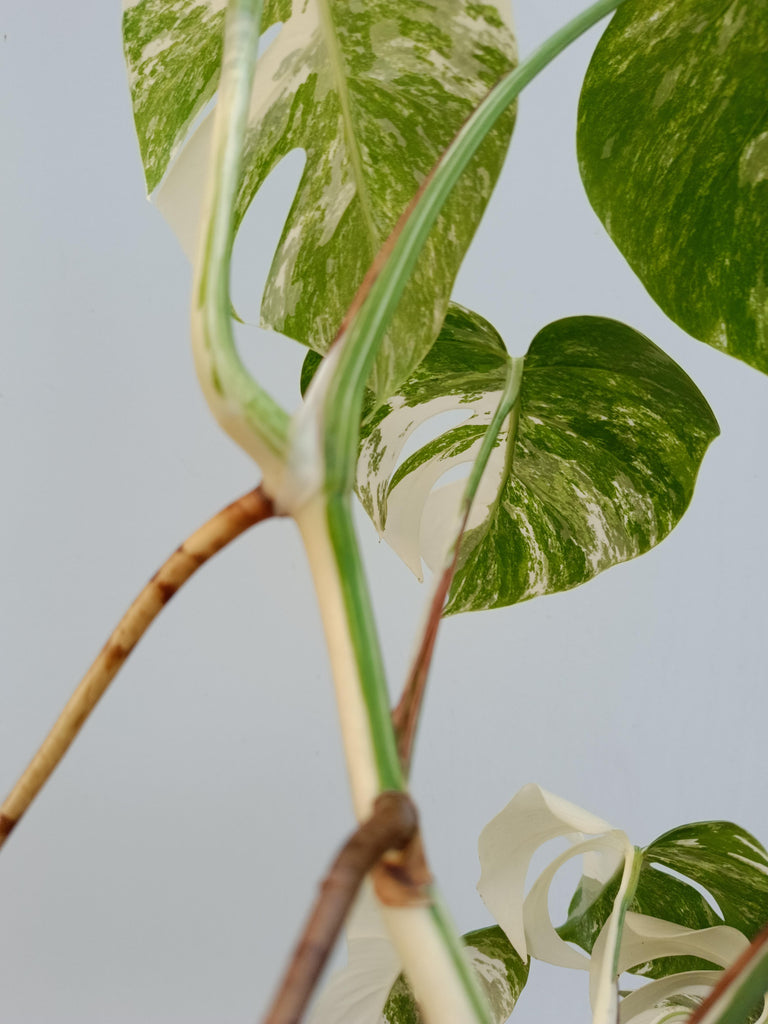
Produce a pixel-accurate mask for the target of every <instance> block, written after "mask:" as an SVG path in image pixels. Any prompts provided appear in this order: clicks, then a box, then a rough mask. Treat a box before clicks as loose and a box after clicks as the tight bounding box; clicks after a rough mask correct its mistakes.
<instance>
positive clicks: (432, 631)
mask: <svg viewBox="0 0 768 1024" xmlns="http://www.w3.org/2000/svg"><path fill="white" fill-rule="evenodd" d="M468 517H469V509H467V510H466V512H465V513H464V516H463V519H462V522H461V526H460V528H459V532H458V534H457V537H456V540H455V541H454V551H453V557H452V559H451V562H450V564H449V565H448V566H446V568H445V569H444V570H443V573H442V576H441V577H440V579H439V581H438V583H437V586H436V587H435V590H434V593H433V594H432V601H431V602H430V605H429V613H428V616H427V621H426V624H425V626H424V630H423V632H422V636H421V643H420V644H419V649H418V650H417V652H416V657H415V658H414V659H413V663H412V664H411V671H410V672H409V674H408V679H407V680H406V683H405V686H404V687H403V692H402V694H401V696H400V700H399V701H398V703H397V706H396V707H395V708H394V709H393V710H392V724H393V726H394V728H395V736H396V737H397V752H398V754H399V755H400V763H401V764H402V766H403V772H404V773H405V776H406V778H407V777H408V775H409V773H410V770H411V757H412V755H413V744H414V742H415V740H416V729H417V728H418V724H419V716H420V714H421V707H422V704H423V702H424V692H425V690H426V688H427V677H428V675H429V667H430V665H431V664H432V655H433V654H434V651H435V642H436V641H437V631H438V629H439V628H440V621H441V616H442V613H443V607H444V606H445V599H446V598H447V596H448V591H449V590H450V589H451V583H452V581H453V576H454V573H455V572H456V563H457V561H458V557H459V544H460V542H461V538H462V536H463V535H464V529H465V527H466V525H467V519H468Z"/></svg>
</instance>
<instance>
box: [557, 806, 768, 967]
mask: <svg viewBox="0 0 768 1024" xmlns="http://www.w3.org/2000/svg"><path fill="white" fill-rule="evenodd" d="M660 869H661V870H660ZM665 869H666V870H665ZM669 871H675V872H677V875H679V876H682V877H677V876H675V875H670V874H669V873H668V872H669ZM685 879H688V881H685ZM690 882H693V883H695V884H696V885H699V886H701V887H702V888H703V889H705V890H706V891H707V892H709V894H710V896H711V897H712V898H713V899H714V901H715V902H716V903H717V906H718V907H719V908H720V913H719V914H718V913H716V912H715V911H714V910H713V909H712V907H711V906H710V904H709V903H708V902H707V900H705V899H704V897H703V896H702V895H701V893H700V891H698V890H697V889H695V888H694V887H693V885H691V884H690ZM617 885H618V878H617V877H613V878H611V879H605V878H604V879H602V880H600V879H594V878H587V877H585V878H583V879H582V880H581V884H580V886H579V888H578V890H577V892H576V895H575V896H574V898H573V901H572V903H571V907H570V912H569V916H568V920H567V922H566V923H565V924H564V925H563V926H562V928H560V929H558V934H559V935H560V936H561V938H564V939H566V940H568V941H571V942H576V943H577V944H578V945H580V946H581V947H582V948H584V949H586V950H588V951H589V950H591V948H592V943H593V942H594V940H595V938H596V936H597V934H598V932H599V931H600V929H601V928H602V926H603V923H604V920H605V918H606V917H607V914H608V913H609V912H610V911H609V904H610V902H611V899H612V897H611V893H612V891H613V890H615V888H616V887H617ZM631 909H632V910H633V911H636V912H637V913H641V914H648V915H650V916H652V917H658V918H663V919H664V920H665V921H670V922H672V923H674V924H679V925H684V926H685V927H687V928H694V929H698V928H708V927H712V926H713V925H720V924H727V925H730V926H731V927H733V928H736V929H737V930H738V931H740V932H741V933H742V934H743V935H745V936H746V937H747V938H748V939H753V938H754V937H755V935H757V933H758V932H759V931H760V930H761V929H762V928H764V927H765V926H766V924H768V853H766V851H765V849H764V848H763V846H762V845H761V844H760V843H759V842H758V841H757V839H755V837H754V836H753V835H750V833H749V832H746V831H745V830H744V829H742V828H740V827H739V826H738V825H734V824H732V823H731V822H729V821H703V822H696V823H695V824H693V825H681V826H680V827H679V828H675V829H672V830H671V831H670V832H666V833H665V834H664V835H663V836H660V837H659V838H658V839H655V840H654V841H653V842H652V843H651V844H650V845H649V846H647V847H645V849H644V850H643V865H642V869H641V871H640V875H639V878H638V883H637V890H636V892H635V897H634V899H633V901H632V904H631ZM636 973H640V974H648V975H649V976H651V977H656V976H659V977H661V976H663V974H662V973H658V974H656V973H653V972H652V971H650V970H641V971H637V972H636ZM664 973H669V972H668V971H666V972H664Z"/></svg>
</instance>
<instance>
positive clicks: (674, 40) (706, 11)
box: [578, 0, 768, 372]
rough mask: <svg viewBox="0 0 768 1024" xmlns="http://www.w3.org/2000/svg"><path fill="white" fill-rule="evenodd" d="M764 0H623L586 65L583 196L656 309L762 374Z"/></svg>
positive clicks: (766, 115)
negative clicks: (588, 63)
mask: <svg viewBox="0 0 768 1024" xmlns="http://www.w3.org/2000/svg"><path fill="white" fill-rule="evenodd" d="M766 53H768V2H767V0H732V2H725V3H722V2H715V0H704V2H703V3H702V2H701V0H636V2H634V3H631V4H625V5H624V6H622V7H621V8H619V10H618V12H617V13H616V15H615V16H614V18H613V20H612V21H611V23H610V25H609V26H608V29H607V30H606V32H605V34H604V35H603V37H602V39H601V40H600V42H599V44H598V46H597V49H596V51H595V54H594V56H593V58H592V62H591V64H590V66H589V70H588V71H587V76H586V80H585V82H584V88H583V91H582V95H581V102H580V107H579V128H578V153H579V164H580V168H581V176H582V179H583V181H584V185H585V188H586V190H587V195H588V196H589V200H590V202H591V203H592V206H593V207H594V209H595V212H596V213H597V215H598V216H599V217H600V219H601V220H602V222H603V224H604V225H605V228H606V230H607V231H608V233H609V234H610V236H611V237H612V239H613V240H614V242H615V243H616V245H617V246H618V247H619V249H620V250H621V252H622V253H623V254H624V256H625V257H626V259H627V261H628V262H629V264H630V266H631V267H632V269H633V270H634V271H635V273H636V274H637V275H638V277H639V278H640V280H641V281H642V282H643V284H644V285H645V287H646V288H647V289H648V291H649V292H650V294H651V296H652V297H653V298H654V299H655V300H656V302H657V303H658V304H659V305H660V306H661V308H662V309H663V310H664V312H665V313H666V314H667V315H668V316H670V317H671V318H672V319H673V320H674V321H675V322H676V323H678V324H679V325H680V326H681V327H682V328H683V329H684V330H686V331H688V332H689V333H690V334H692V335H693V336H694V337H695V338H698V339H699V340H701V341H704V342H707V344H709V345H713V346H715V347H716V348H719V349H723V350H724V351H726V352H729V353H730V354H731V355H734V356H736V357H737V358H739V359H742V360H744V361H745V362H747V363H749V364H750V365H751V366H754V367H757V369H759V370H762V371H763V372H768V247H766V245H765V238H766V235H767V234H768V107H767V106H766V99H765V98H766V95H768V60H766Z"/></svg>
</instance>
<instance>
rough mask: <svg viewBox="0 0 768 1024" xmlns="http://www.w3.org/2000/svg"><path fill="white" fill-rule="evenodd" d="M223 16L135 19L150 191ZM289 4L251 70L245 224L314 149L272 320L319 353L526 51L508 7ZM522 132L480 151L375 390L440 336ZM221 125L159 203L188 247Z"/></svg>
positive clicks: (156, 4)
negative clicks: (270, 179)
mask: <svg viewBox="0 0 768 1024" xmlns="http://www.w3.org/2000/svg"><path fill="white" fill-rule="evenodd" d="M220 6H221V4H220V2H219V0H213V2H212V3H206V4H201V3H200V2H199V0H140V3H139V4H138V5H136V6H135V7H131V8H129V9H128V10H127V11H126V14H125V33H126V53H127V56H128V63H129V72H130V76H131V85H132V95H133V102H134V110H135V113H136V121H137V127H138V130H139V135H140V140H141V148H142V154H143V156H144V160H145V166H146V169H147V179H148V182H149V183H150V187H151V185H153V184H155V183H156V182H157V181H158V180H159V178H160V176H161V175H162V174H163V172H164V171H165V170H166V168H167V166H168V161H169V158H170V156H171V155H172V154H173V152H174V151H175V149H176V148H177V147H178V145H179V142H180V140H181V139H182V138H183V136H184V134H185V133H186V131H187V130H188V128H189V125H190V122H191V120H192V118H193V117H194V115H195V113H196V112H197V111H199V110H200V108H201V106H202V105H203V103H204V102H205V100H206V99H207V98H209V97H210V96H211V95H212V93H213V90H214V88H215V84H216V78H217V74H218V60H219V59H220V34H221V17H220V11H219V8H220ZM287 6H288V5H287V4H286V3H282V4H280V3H273V4H271V5H269V6H268V10H267V14H266V23H267V24H268V23H270V22H271V21H276V20H280V19H281V18H283V19H284V24H283V25H282V26H281V29H280V31H279V34H278V35H277V37H276V38H275V39H274V40H273V42H272V43H271V45H270V47H269V48H268V50H267V51H266V53H265V54H264V56H263V57H262V58H261V59H260V61H259V65H258V67H257V71H256V78H255V81H254V86H253V92H252V103H251V110H250V119H249V123H250V130H249V134H248V137H247V141H246V146H245V153H244V161H243V181H242V186H241V190H240V196H239V199H238V211H237V216H238V222H239V220H240V219H241V218H242V216H243V215H244V214H245V211H246V209H247V207H248V204H249V203H250V201H251V199H252V198H253V196H254V195H255V193H256V192H257V191H258V189H259V187H260V186H261V184H262V182H263V181H264V180H265V178H266V177H267V175H268V174H269V173H270V171H271V170H272V169H273V168H274V167H275V166H276V165H277V164H278V163H279V161H280V160H281V159H282V157H284V156H285V155H286V154H287V153H289V152H290V151H291V150H294V149H297V148H301V149H304V150H305V152H306V166H305V169H304V173H303V176H302V179H301V182H300V184H299V188H298V192H297V194H296V198H295V200H294V203H293V206H292V208H291V211H290V213H289V215H288V219H287V221H286V224H285V228H284V231H283V235H282V238H281V240H280V243H279V246H278V250H277V253H276V255H275V257H274V261H273V264H272V268H271V271H270V275H269V279H268V282H267V286H266V289H265V293H264V297H263V302H262V320H263V323H264V324H265V326H269V327H273V328H275V329H276V330H279V331H282V332H283V333H285V334H288V335H290V336H291V337H294V338H296V339H298V340H299V341H302V342H304V343H305V344H308V345H310V346H311V347H312V348H314V349H316V350H317V351H320V352H324V351H326V350H327V348H328V346H329V345H330V343H331V341H332V340H333V338H334V336H335V334H336V332H337V330H338V328H339V325H340V323H341V320H342V318H343V315H344V313H345V312H346V310H347V307H348V306H349V304H350V302H351V300H352V298H353V296H354V293H355V291H356V289H357V287H358V285H359V284H360V282H361V280H362V278H363V275H364V274H365V272H366V270H367V269H368V267H369V266H370V265H371V263H372V261H373V259H374V257H375V256H376V254H377V253H378V251H379V249H380V247H381V245H382V243H383V242H384V241H385V239H386V238H387V236H388V235H389V233H390V231H391V230H392V228H393V227H394V225H395V223H396V222H397V220H398V218H399V216H400V214H401V213H402V211H403V210H404V208H405V207H406V206H407V205H408V203H409V202H410V200H411V199H412V197H413V196H414V194H415V192H416V190H417V188H418V186H419V184H420V183H421V182H422V181H423V179H424V177H425V176H426V174H427V173H428V171H429V170H430V168H431V167H432V166H433V164H434V163H435V161H436V160H437V158H438V156H439V155H440V153H441V152H442V150H443V149H444V148H445V147H446V146H447V144H448V143H449V142H450V141H451V139H452V138H453V136H454V135H455V133H456V132H457V130H458V129H459V127H460V126H461V125H462V123H463V122H464V120H465V119H466V118H467V116H468V115H469V113H470V112H471V110H472V109H473V108H474V107H475V106H476V105H477V103H478V102H479V101H480V99H482V97H483V96H484V94H485V93H486V92H487V91H488V89H489V88H490V87H491V86H492V85H493V84H494V83H495V82H496V80H497V79H498V78H499V77H500V76H501V75H502V74H503V73H504V72H505V71H507V70H508V69H509V68H510V67H511V66H512V65H513V63H514V59H515V49H514V41H513V37H512V34H511V30H510V28H509V14H508V3H507V0H489V2H487V3H483V4H478V3H474V2H472V0H420V2H419V3H418V4H414V3H413V0H368V2H367V3H365V4H362V3H348V2H346V0H294V4H293V9H292V11H291V12H290V13H289V12H288V11H287V10H283V8H286V7H287ZM190 68H194V69H195V70H194V73H192V72H190ZM174 99H177V103H176V106H175V107H174V105H173V101H174ZM160 110H162V111H164V113H163V114H158V111H160ZM165 111H167V112H165ZM513 119H514V112H513V111H511V110H510V112H509V114H508V115H506V116H505V118H504V119H503V123H500V125H499V126H498V127H497V128H496V129H495V130H494V131H493V132H492V133H491V135H490V136H489V137H488V139H487V140H486V141H485V143H484V144H483V146H482V148H481V149H480V151H479V152H478V154H477V155H476V157H475V158H474V160H473V161H472V163H471V164H470V166H469V168H468V169H467V171H466V172H465V174H464V176H463V178H462V180H461V182H460V183H459V185H458V186H457V188H456V189H455V190H454V192H453V194H452V196H451V198H450V199H449V201H448V203H447V204H446V206H445V208H444V209H443V211H442V213H441V215H440V217H439V219H438V222H437V224H436V226H435V228H434V229H433V231H432V234H431V236H430V240H429V241H428V243H427V245H426V247H425V249H424V251H423V253H422V255H421V257H420V260H419V262H418V265H417V268H416V271H415V273H414V275H413V278H412V279H411V281H410V283H409V285H408V288H407V290H406V293H405V295H404V297H403V299H402V301H401V304H400V307H399V310H398V313H397V314H396V316H395V319H394V321H393V323H392V324H391V326H390V331H389V334H388V336H387V338H386V339H385V341H384V343H383V346H382V349H381V351H380V353H379V357H378V360H377V363H376V368H375V371H374V377H373V380H372V386H373V388H374V390H375V391H376V392H377V394H379V395H387V394H389V393H391V391H392V389H393V387H394V386H395V385H396V384H397V383H399V381H400V380H402V379H403V378H405V377H406V376H407V375H408V374H409V373H410V371H411V370H412V368H413V367H414V366H415V365H416V364H417V363H418V362H419V361H420V360H421V359H422V357H423V356H424V354H425V353H426V351H427V350H428V349H429V347H430V346H431V344H432V342H433V340H434V338H435V336H436V334H437V332H438V330H439V327H440V324H441V323H442V320H443V316H444V314H445V310H446V307H447V303H448V297H449V294H450V290H451V286H452V283H453V280H454V278H455V275H456V272H457V270H458V267H459V264H460V262H461V259H462V257H463V255H464V252H465V251H466V248H467V246H468V245H469V242H470V240H471V238H472V235H473V233H474V231H475V228H476V227H477V224H478V222H479V220H480V217H481V215H482V212H483V210H484V208H485V205H486V203H487V201H488V198H489V196H490V193H491V189H492V187H493V184H494V182H495V180H496V178H497V176H498V173H499V171H500V168H501V163H502V161H503V158H504V154H505V152H506V147H507V142H508V139H509V134H510V132H511V129H512V123H513ZM210 121H211V119H210V117H209V118H208V119H206V120H205V121H204V122H203V123H202V124H201V126H200V128H199V129H198V130H197V132H196V133H195V135H194V136H193V137H192V139H191V140H190V141H189V143H188V144H187V145H186V146H185V147H184V148H183V150H182V151H181V152H180V153H179V156H178V158H177V160H176V161H175V163H174V164H173V166H172V167H171V168H170V170H169V171H168V174H167V176H166V179H165V181H164V183H163V185H162V186H161V189H160V192H159V205H160V206H161V208H162V209H163V211H164V212H165V213H166V215H167V216H168V218H169V219H170V221H171V223H172V224H173V226H174V227H175V229H176V230H177V233H179V235H180V237H181V238H182V241H183V242H184V244H185V247H186V248H188V249H189V248H190V247H192V246H194V244H195V241H196V236H197V219H198V216H199V208H200V203H201V198H202V193H203V189H204V185H205V170H206V168H205V163H206V157H207V153H208V148H209V146H208V142H209V138H210V132H211V124H210Z"/></svg>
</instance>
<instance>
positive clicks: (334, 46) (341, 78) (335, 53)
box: [317, 0, 381, 253]
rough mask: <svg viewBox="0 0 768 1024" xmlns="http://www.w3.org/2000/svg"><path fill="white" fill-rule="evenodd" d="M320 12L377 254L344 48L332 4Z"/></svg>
mask: <svg viewBox="0 0 768 1024" xmlns="http://www.w3.org/2000/svg"><path fill="white" fill-rule="evenodd" d="M317 8H318V14H319V19H318V20H319V22H320V30H321V32H322V33H323V37H324V39H325V45H326V48H327V50H328V57H329V63H330V65H331V70H332V73H333V78H334V81H335V82H336V94H337V96H338V97H339V105H340V107H341V116H342V120H343V122H344V133H345V135H346V139H347V151H348V153H349V159H350V163H351V165H352V176H353V177H354V179H355V185H356V194H357V197H358V199H359V201H360V209H361V211H362V215H363V220H364V221H365V225H366V227H367V229H368V234H369V236H370V238H371V241H372V243H373V252H374V253H376V252H377V251H378V250H379V248H380V247H381V238H380V237H379V233H378V231H377V230H376V225H375V222H374V219H373V207H372V204H371V197H370V195H369V193H368V189H367V187H366V181H365V174H364V173H363V161H362V157H361V155H360V149H359V147H358V144H357V137H356V135H355V132H354V123H353V119H352V107H351V104H350V97H349V88H348V86H347V77H346V75H345V74H344V71H345V63H344V58H343V55H342V52H341V47H340V46H339V41H338V38H337V36H336V26H335V24H334V20H333V15H332V13H331V6H330V0H317Z"/></svg>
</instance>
